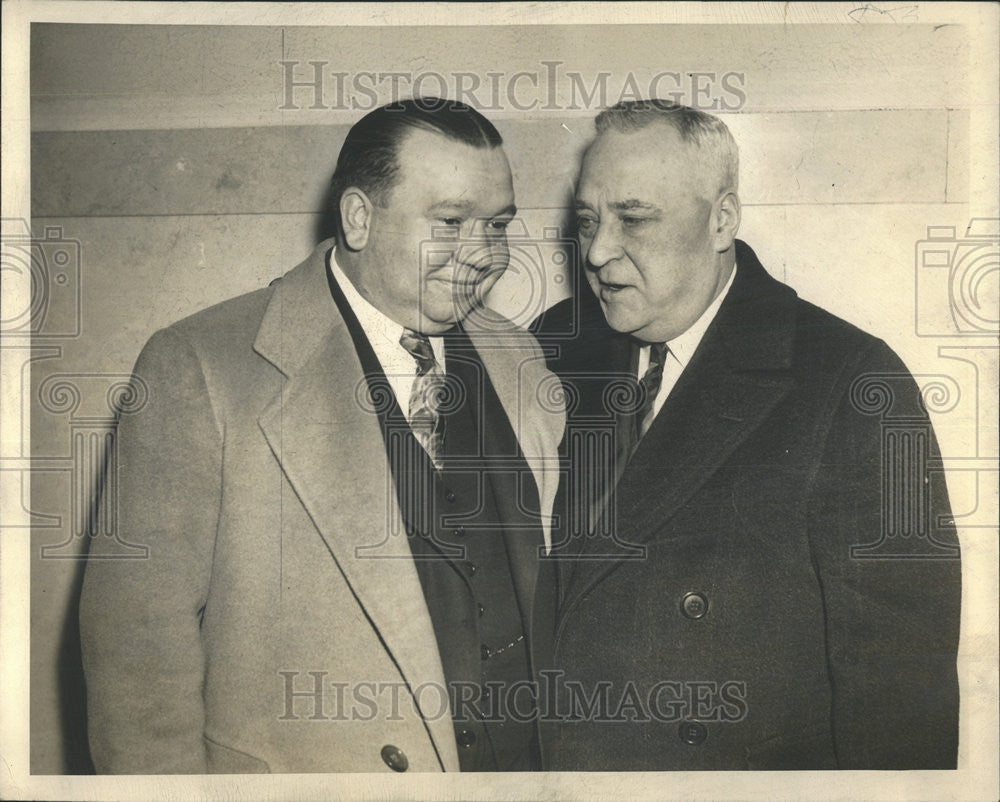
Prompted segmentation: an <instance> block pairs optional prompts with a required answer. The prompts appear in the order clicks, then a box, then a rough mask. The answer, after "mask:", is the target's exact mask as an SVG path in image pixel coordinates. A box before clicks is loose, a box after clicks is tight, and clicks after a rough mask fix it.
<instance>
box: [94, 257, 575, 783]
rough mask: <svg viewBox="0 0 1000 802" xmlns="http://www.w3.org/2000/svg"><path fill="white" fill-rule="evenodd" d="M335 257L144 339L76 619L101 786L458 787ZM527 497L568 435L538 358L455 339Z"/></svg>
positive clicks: (511, 346)
mask: <svg viewBox="0 0 1000 802" xmlns="http://www.w3.org/2000/svg"><path fill="white" fill-rule="evenodd" d="M331 244H332V243H331V242H330V241H327V242H324V243H321V244H320V246H319V247H317V249H316V251H315V252H314V253H313V254H312V256H311V257H310V258H309V259H308V260H306V261H305V262H303V263H302V264H300V265H299V266H298V267H296V268H295V269H293V270H291V271H290V272H289V273H287V274H286V275H285V276H284V277H283V278H282V279H281V280H280V281H278V282H276V283H275V284H273V286H271V287H268V288H265V289H261V290H258V291H256V292H252V293H250V294H248V295H244V296H241V297H239V298H235V299H233V300H230V301H226V302H224V303H222V304H219V305H218V306H215V307H213V308H211V309H208V310H205V311H203V312H200V313H198V314H196V315H194V316H192V317H190V318H188V319H186V320H183V321H181V322H179V323H177V324H175V325H173V326H170V327H169V328H167V329H165V330H163V331H160V332H158V333H156V334H155V335H153V337H152V338H151V339H150V341H149V343H148V344H147V345H146V347H145V348H144V349H143V351H142V354H141V355H140V357H139V359H138V362H137V364H136V368H135V374H134V382H135V388H136V390H135V391H136V392H137V393H138V394H140V396H144V397H145V398H146V402H145V404H144V405H142V406H141V409H139V410H138V411H136V412H135V413H134V414H129V415H123V416H122V418H121V421H120V424H119V430H118V437H119V455H120V466H119V470H118V480H119V503H118V527H119V533H120V537H121V538H122V539H124V540H126V541H128V542H131V543H134V544H140V545H145V546H148V548H149V556H148V558H147V559H144V560H121V559H102V558H104V557H107V556H108V555H109V554H110V552H112V551H113V546H112V544H110V543H108V542H104V541H96V542H95V543H94V544H93V548H92V552H91V555H90V561H89V563H88V566H87V571H86V576H85V582H84V589H83V597H82V602H81V629H82V644H83V658H84V668H85V672H86V679H87V693H88V718H89V728H90V741H91V750H92V753H93V757H94V763H95V766H96V767H97V769H98V771H101V772H127V773H166V772H199V773H200V772H241V773H243V772H267V771H271V772H313V771H324V772H333V771H389V770H390V766H391V767H392V768H395V769H396V770H400V769H403V768H407V767H408V768H409V770H411V771H440V770H457V769H458V766H459V764H458V756H457V749H456V743H455V734H454V731H453V725H452V722H451V714H450V711H449V709H448V700H447V698H446V697H443V696H442V693H441V689H443V688H444V687H445V685H444V675H443V672H442V667H441V661H440V658H439V655H438V651H437V646H436V641H435V635H434V630H433V627H432V623H431V619H430V616H429V614H428V610H427V606H426V604H425V601H424V596H423V592H422V590H421V585H420V582H419V578H418V575H417V572H416V570H415V567H414V563H413V560H412V557H411V554H410V549H409V544H408V543H407V539H406V537H405V535H404V534H402V533H403V524H402V521H401V519H400V513H399V509H398V502H397V499H396V494H395V491H394V490H393V486H392V479H391V474H390V471H389V469H388V466H387V460H386V451H385V446H384V443H383V439H382V434H381V431H380V428H379V423H378V420H377V417H376V415H375V414H374V410H373V409H372V408H370V407H368V408H366V404H368V403H369V402H367V401H366V400H365V393H364V388H365V383H364V380H363V373H362V369H361V364H360V361H359V359H358V356H357V354H356V352H355V349H354V346H353V343H352V341H351V337H350V334H349V332H348V330H347V327H346V326H345V324H344V321H343V319H342V318H341V317H340V316H339V314H338V313H337V309H336V307H335V305H334V302H333V300H332V298H331V296H330V292H329V289H328V287H327V279H326V275H325V255H326V253H327V251H328V250H329V248H330V246H331ZM467 330H468V333H469V337H470V339H471V340H472V342H473V344H474V346H475V348H476V350H477V352H478V355H479V358H480V359H481V361H482V363H483V365H484V366H485V369H486V371H487V372H488V374H489V376H490V378H491V381H492V383H493V384H494V386H495V388H496V391H497V394H498V396H499V398H500V400H501V402H502V405H503V408H504V410H505V412H506V414H507V416H508V417H509V419H510V423H511V426H512V427H513V429H514V432H515V434H516V436H517V438H518V441H519V443H520V446H521V449H522V451H523V453H524V455H525V458H526V461H527V463H528V464H529V466H530V468H531V471H532V475H533V478H534V480H535V482H536V484H537V487H538V491H539V498H540V504H541V510H542V515H543V521H544V520H545V515H546V513H547V511H548V510H550V509H551V505H552V500H553V496H554V494H555V485H556V482H557V478H556V477H557V473H556V470H555V467H554V466H553V464H552V463H551V462H550V461H548V460H549V458H550V457H551V456H552V455H553V454H555V452H556V448H557V445H558V442H559V439H560V437H561V435H562V428H563V413H562V410H561V409H559V408H557V407H556V406H555V405H553V404H551V403H550V404H548V405H547V406H545V407H543V406H541V404H540V403H539V401H538V398H537V397H536V392H535V388H536V386H537V385H538V383H539V382H543V381H544V380H545V379H546V377H549V376H550V374H549V373H548V372H547V371H546V369H545V365H544V360H543V359H542V357H541V352H540V351H539V349H538V346H537V344H536V343H535V341H534V340H533V339H532V338H531V337H530V336H529V335H527V334H525V333H523V332H520V331H518V330H513V329H512V328H507V329H505V330H502V331H497V330H496V328H495V327H491V330H490V331H485V330H479V329H476V328H475V327H474V326H473V325H472V322H471V321H469V323H468V325H467Z"/></svg>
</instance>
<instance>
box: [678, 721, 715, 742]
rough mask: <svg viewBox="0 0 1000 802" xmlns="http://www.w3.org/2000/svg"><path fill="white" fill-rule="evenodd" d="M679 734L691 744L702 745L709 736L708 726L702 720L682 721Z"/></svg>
mask: <svg viewBox="0 0 1000 802" xmlns="http://www.w3.org/2000/svg"><path fill="white" fill-rule="evenodd" d="M678 734H679V735H680V736H681V740H682V741H684V743H686V744H690V745H691V746H700V745H701V744H703V743H705V739H706V738H707V737H708V727H706V726H705V725H704V724H702V723H701V722H700V721H682V722H681V726H680V730H678Z"/></svg>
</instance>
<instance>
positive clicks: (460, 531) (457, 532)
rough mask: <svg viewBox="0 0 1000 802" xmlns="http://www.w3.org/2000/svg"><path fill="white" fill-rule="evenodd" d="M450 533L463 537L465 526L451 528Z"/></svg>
mask: <svg viewBox="0 0 1000 802" xmlns="http://www.w3.org/2000/svg"><path fill="white" fill-rule="evenodd" d="M452 535H454V536H455V537H464V536H465V527H464V526H459V527H457V528H456V529H454V530H452Z"/></svg>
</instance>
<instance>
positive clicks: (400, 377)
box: [327, 248, 444, 420]
mask: <svg viewBox="0 0 1000 802" xmlns="http://www.w3.org/2000/svg"><path fill="white" fill-rule="evenodd" d="M335 253H336V248H333V249H331V251H330V255H329V256H328V257H327V258H328V259H329V264H330V272H331V273H333V277H334V279H336V281H337V284H338V285H339V286H340V289H341V291H342V292H343V293H344V297H345V298H346V299H347V303H348V305H349V306H350V307H351V311H352V312H354V316H355V317H356V318H357V319H358V323H360V324H361V329H362V331H364V333H365V337H367V338H368V342H369V343H370V344H371V347H372V350H373V351H374V352H375V356H376V358H377V359H378V361H379V364H380V365H381V366H382V371H383V372H384V373H385V378H386V379H387V380H388V382H389V386H390V387H392V392H393V393H394V394H395V396H396V401H397V403H398V404H399V408H400V410H401V411H402V413H403V414H404V415H405V416H406V418H407V420H409V418H410V392H411V391H412V390H413V380H414V379H415V378H416V376H417V361H416V360H415V359H414V358H413V355H412V354H411V353H410V352H409V351H407V350H406V349H405V348H403V346H402V345H400V344H399V338H400V337H401V336H402V335H403V329H404V327H403V326H401V325H400V324H399V323H397V322H396V321H394V320H392V319H391V318H389V317H388V316H387V315H385V314H384V313H382V312H380V311H379V310H378V309H376V308H375V307H374V306H372V305H371V304H370V303H369V302H368V301H366V300H365V299H364V298H363V297H362V296H361V293H360V292H358V290H357V288H356V287H355V286H354V285H353V284H352V283H351V280H350V279H349V278H348V277H347V276H346V275H345V274H344V271H343V270H341V269H340V265H338V264H337V259H336V256H335ZM428 339H429V340H430V342H431V348H433V349H434V358H435V359H437V363H438V366H439V367H440V368H441V372H442V373H444V338H443V337H441V336H436V337H428Z"/></svg>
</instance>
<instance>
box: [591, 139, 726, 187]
mask: <svg viewBox="0 0 1000 802" xmlns="http://www.w3.org/2000/svg"><path fill="white" fill-rule="evenodd" d="M714 172H715V170H714V167H713V165H712V164H710V160H708V159H706V157H705V154H704V153H703V152H702V150H701V149H700V148H699V147H698V146H697V145H696V144H695V143H693V142H686V141H684V140H683V139H682V138H681V136H680V134H679V133H678V132H677V131H676V130H675V129H674V128H673V127H672V126H669V125H665V124H660V123H652V124H650V125H648V126H646V127H645V128H640V129H638V130H635V131H628V132H622V131H615V130H611V131H605V132H603V133H601V134H598V135H597V137H596V138H595V139H594V141H593V142H591V144H590V146H589V147H588V148H587V150H586V151H585V153H584V156H583V160H582V162H581V168H580V175H579V179H578V181H577V199H578V200H581V201H585V202H588V203H596V202H598V201H602V202H615V201H619V200H622V199H624V198H639V199H646V200H649V201H651V202H655V201H656V200H658V199H661V198H663V197H664V196H668V197H670V198H672V199H675V198H677V197H678V196H682V195H691V196H696V197H708V196H710V195H712V194H714V189H715V187H714V185H715V181H716V179H715V176H714Z"/></svg>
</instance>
